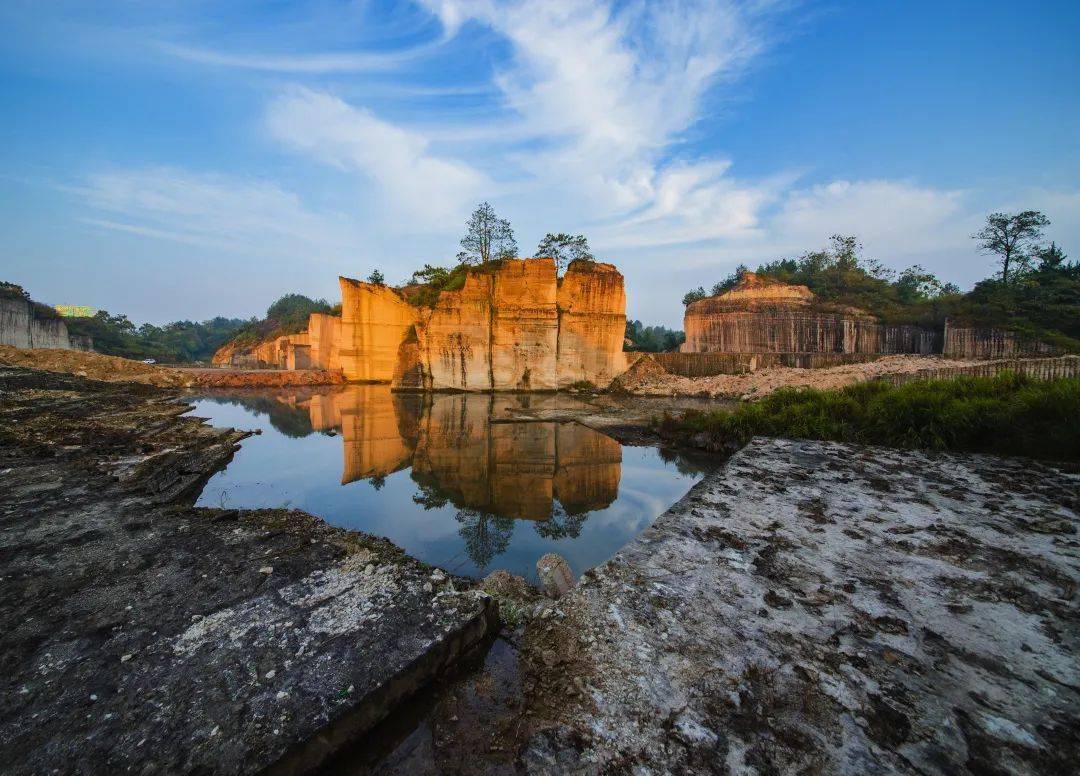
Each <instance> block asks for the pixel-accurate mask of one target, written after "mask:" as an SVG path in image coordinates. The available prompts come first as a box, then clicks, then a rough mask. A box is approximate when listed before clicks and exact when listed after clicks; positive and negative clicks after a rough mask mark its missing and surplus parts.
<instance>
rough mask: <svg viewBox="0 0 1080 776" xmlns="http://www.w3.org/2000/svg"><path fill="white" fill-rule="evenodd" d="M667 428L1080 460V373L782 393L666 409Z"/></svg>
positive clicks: (684, 434)
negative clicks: (727, 404)
mask: <svg viewBox="0 0 1080 776" xmlns="http://www.w3.org/2000/svg"><path fill="white" fill-rule="evenodd" d="M659 431H660V433H661V435H662V436H663V437H665V438H667V439H669V440H671V441H678V442H681V443H685V444H691V445H694V446H698V447H706V448H708V449H714V450H720V449H729V448H732V447H735V446H739V445H742V444H745V443H746V442H747V441H749V440H750V438H751V437H754V436H774V437H787V438H796V439H824V440H832V441H837V442H854V443H861V444H875V445H885V446H890V447H902V448H919V449H929V450H958V451H966V452H986V453H997V454H1001V455H1024V456H1030V457H1033V458H1047V459H1054V460H1076V459H1080V378H1068V379H1062V380H1035V379H1032V378H1029V377H1025V376H1023V375H1016V374H1012V373H1004V374H1000V375H998V376H996V377H964V378H959V379H955V380H930V381H924V382H912V383H908V384H906V385H903V386H900V387H894V386H892V385H890V384H888V383H885V382H869V383H859V384H856V385H851V386H848V387H846V388H842V389H839V390H835V391H817V390H793V389H785V390H780V391H777V392H776V393H773V394H771V395H769V396H767V397H765V398H764V399H762V400H761V401H759V402H756V403H754V404H742V405H740V406H739V407H738V408H736V409H735V410H733V411H730V412H728V411H720V412H712V413H703V412H697V411H691V412H688V413H686V414H685V415H683V416H681V417H671V416H665V417H664V418H663V419H662V420H661V421H660V422H659Z"/></svg>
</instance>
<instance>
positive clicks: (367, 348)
mask: <svg viewBox="0 0 1080 776" xmlns="http://www.w3.org/2000/svg"><path fill="white" fill-rule="evenodd" d="M338 281H339V283H340V284H341V339H340V343H339V349H338V353H339V358H340V360H341V371H342V372H343V373H344V375H345V377H346V379H348V380H355V381H362V382H390V380H391V378H393V376H394V368H395V366H396V365H397V359H398V349H399V347H400V346H401V343H402V342H403V341H404V340H405V337H406V335H407V334H408V331H409V329H410V328H412V326H413V325H414V324H415V323H416V308H414V307H412V306H411V305H410V304H409V303H408V302H406V301H405V300H404V299H403V298H402V297H401V296H400V295H399V294H398V293H397V292H396V291H394V289H392V288H390V287H389V286H380V285H374V284H372V283H365V282H363V281H361V280H352V279H350V278H344V277H343V278H338Z"/></svg>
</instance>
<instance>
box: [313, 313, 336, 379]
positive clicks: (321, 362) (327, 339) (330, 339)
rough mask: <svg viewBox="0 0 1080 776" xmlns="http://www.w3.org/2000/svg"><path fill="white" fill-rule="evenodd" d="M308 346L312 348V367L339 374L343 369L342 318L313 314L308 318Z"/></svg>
mask: <svg viewBox="0 0 1080 776" xmlns="http://www.w3.org/2000/svg"><path fill="white" fill-rule="evenodd" d="M307 333H308V344H309V345H310V346H311V366H312V368H314V369H325V370H327V371H330V372H337V371H340V369H341V353H340V348H341V317H340V316H337V315H329V314H327V313H312V314H311V315H310V316H309V317H308V331H307Z"/></svg>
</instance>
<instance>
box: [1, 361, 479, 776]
mask: <svg viewBox="0 0 1080 776" xmlns="http://www.w3.org/2000/svg"><path fill="white" fill-rule="evenodd" d="M183 410H184V407H183V406H182V405H178V404H176V403H175V402H173V401H172V400H171V399H170V397H169V395H168V394H164V393H163V392H161V391H159V390H156V389H152V388H148V387H145V386H125V385H112V384H109V385H106V384H103V383H95V382H92V381H89V380H85V379H80V378H78V377H71V376H61V375H53V374H49V373H40V372H31V371H29V370H12V369H0V442H2V444H0V697H2V698H3V704H2V706H0V763H3V765H2V768H0V769H2V770H3V772H4V773H5V774H41V773H53V772H58V773H87V774H103V773H110V774H111V773H143V774H159V773H230V774H231V773H255V772H260V771H263V770H264V769H267V770H268V771H269V772H277V773H298V772H305V771H309V770H311V769H313V768H315V767H316V766H318V765H319V764H320V763H321V762H323V761H324V759H325V758H326V757H327V756H328V755H330V754H332V753H333V752H334V751H335V750H337V749H338V747H339V746H341V745H342V744H343V743H345V742H346V741H348V740H350V739H352V738H353V737H354V736H356V735H358V734H360V733H362V732H363V731H365V730H367V729H369V728H370V727H372V726H373V725H374V723H376V722H378V721H379V720H380V719H381V718H382V717H383V716H384V715H385V714H386V713H388V712H389V711H390V710H391V709H392V708H393V707H394V705H395V703H396V702H397V701H399V700H401V699H402V698H403V697H405V696H407V695H409V694H411V693H412V692H413V691H414V690H416V689H417V688H418V687H420V686H421V685H423V684H424V683H425V682H427V681H428V680H430V679H431V678H432V677H434V676H435V675H437V674H438V673H439V672H440V671H441V670H442V669H443V668H445V667H446V666H447V665H448V664H450V663H452V662H453V661H454V660H456V659H457V658H458V657H460V656H461V655H462V654H463V653H464V652H465V651H466V650H467V649H468V647H470V646H471V645H473V644H474V643H476V642H477V641H479V640H480V639H482V638H483V637H484V636H485V635H487V634H488V633H490V632H492V631H493V630H494V629H495V628H496V627H497V614H496V610H495V606H494V603H493V601H492V600H491V599H490V598H489V597H488V596H487V595H486V594H484V593H482V592H479V591H468V592H454V591H453V589H452V587H451V586H450V581H449V580H448V578H447V577H446V575H445V574H442V573H441V572H440V573H437V574H433V569H431V568H429V567H426V566H425V565H424V564H422V563H420V562H419V561H416V560H414V559H412V558H409V557H408V556H406V555H405V554H404V553H403V552H402V551H401V550H400V549H398V548H397V547H395V546H394V545H392V544H391V543H389V542H387V541H385V540H382V539H378V538H376V537H372V536H368V535H365V534H359V533H353V532H346V531H342V530H339V529H335V528H332V527H330V526H328V525H326V524H325V523H323V522H322V521H321V520H318V519H317V518H314V517H312V516H310V515H307V514H305V513H302V512H296V511H290V510H258V511H246V510H245V511H237V510H228V509H193V508H191V507H190V506H189V502H188V501H185V500H184V498H183V494H188V495H189V496H190V494H191V493H193V492H197V490H198V486H199V485H200V483H201V482H203V481H205V479H206V478H207V477H209V476H210V475H211V474H212V473H213V472H214V471H216V470H217V469H218V468H220V466H222V465H223V464H224V463H225V462H226V461H227V460H228V459H229V458H230V457H231V456H232V454H233V451H234V449H235V448H236V444H237V442H238V440H239V439H241V438H242V437H243V436H244V434H243V433H240V432H236V431H233V430H231V429H213V428H210V427H209V426H207V425H205V423H203V422H202V421H200V420H199V419H198V418H192V417H179V415H180V413H181V412H183Z"/></svg>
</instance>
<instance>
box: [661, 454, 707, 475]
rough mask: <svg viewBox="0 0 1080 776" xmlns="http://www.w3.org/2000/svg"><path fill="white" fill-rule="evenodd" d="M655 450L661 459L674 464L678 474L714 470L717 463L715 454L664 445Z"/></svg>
mask: <svg viewBox="0 0 1080 776" xmlns="http://www.w3.org/2000/svg"><path fill="white" fill-rule="evenodd" d="M657 452H659V453H660V460H661V461H663V462H664V463H673V464H675V469H676V471H678V472H679V474H684V475H687V476H690V477H692V476H695V475H698V474H708V473H709V472H712V471H716V468H717V466H718V465H719V464H717V462H716V456H711V455H703V454H695V453H691V452H683V451H678V450H671V449H669V448H665V447H661V448H658V450H657Z"/></svg>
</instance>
